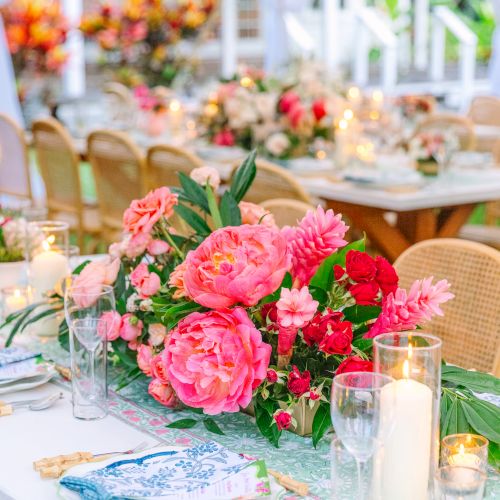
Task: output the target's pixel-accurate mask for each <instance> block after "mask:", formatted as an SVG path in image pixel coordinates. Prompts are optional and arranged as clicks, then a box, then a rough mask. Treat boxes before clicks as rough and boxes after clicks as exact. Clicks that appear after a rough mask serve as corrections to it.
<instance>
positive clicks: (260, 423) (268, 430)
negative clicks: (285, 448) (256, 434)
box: [254, 399, 283, 448]
mask: <svg viewBox="0 0 500 500" xmlns="http://www.w3.org/2000/svg"><path fill="white" fill-rule="evenodd" d="M261 401H262V400H261V399H256V400H255V405H254V407H255V423H256V424H257V427H258V428H259V430H260V432H261V434H262V435H263V436H264V437H265V438H266V439H267V440H268V441H269V442H270V443H271V444H272V445H274V446H276V448H279V441H280V437H281V433H282V432H283V431H280V430H278V426H277V425H276V424H275V423H274V419H273V413H274V412H275V411H276V410H277V409H278V408H279V406H278V403H277V402H276V401H270V400H268V401H270V404H271V405H272V407H273V411H272V412H270V411H269V410H268V409H266V408H264V407H263V406H261Z"/></svg>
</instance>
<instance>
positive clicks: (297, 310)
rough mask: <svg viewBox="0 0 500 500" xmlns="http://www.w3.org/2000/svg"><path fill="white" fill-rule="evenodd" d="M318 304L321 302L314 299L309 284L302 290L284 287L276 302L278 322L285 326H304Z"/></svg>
mask: <svg viewBox="0 0 500 500" xmlns="http://www.w3.org/2000/svg"><path fill="white" fill-rule="evenodd" d="M318 305H319V302H318V301H317V300H313V298H312V295H311V294H310V293H309V289H308V288H307V286H303V287H302V288H301V289H300V290H298V289H296V288H294V289H292V290H289V289H288V288H282V289H281V295H280V299H279V300H278V302H277V303H276V308H277V309H278V323H279V325H280V326H282V327H284V328H288V327H295V328H302V327H303V326H305V325H307V323H308V322H309V321H310V320H311V319H312V318H313V316H314V314H315V313H316V311H317V309H318Z"/></svg>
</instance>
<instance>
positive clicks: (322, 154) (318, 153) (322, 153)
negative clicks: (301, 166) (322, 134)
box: [316, 149, 326, 160]
mask: <svg viewBox="0 0 500 500" xmlns="http://www.w3.org/2000/svg"><path fill="white" fill-rule="evenodd" d="M316 158H317V159H318V160H324V159H325V158H326V152H325V151H323V150H322V149H320V150H319V151H316Z"/></svg>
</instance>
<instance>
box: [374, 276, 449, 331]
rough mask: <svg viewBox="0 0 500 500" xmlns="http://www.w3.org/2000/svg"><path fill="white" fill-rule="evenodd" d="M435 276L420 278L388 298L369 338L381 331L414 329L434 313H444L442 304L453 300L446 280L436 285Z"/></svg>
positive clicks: (440, 314) (438, 314)
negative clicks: (408, 287)
mask: <svg viewBox="0 0 500 500" xmlns="http://www.w3.org/2000/svg"><path fill="white" fill-rule="evenodd" d="M432 280H433V278H432V277H430V278H426V279H424V280H417V281H415V283H413V285H412V286H411V288H410V291H409V292H406V290H404V289H402V288H398V289H397V290H396V292H394V293H390V294H389V295H387V297H385V299H384V302H383V305H382V312H381V313H380V315H379V317H378V318H377V320H376V321H375V323H373V325H372V326H371V328H370V330H369V331H368V332H367V333H366V334H365V335H364V336H365V338H369V339H371V338H374V337H376V336H377V335H379V334H381V333H386V332H398V331H403V330H413V329H415V328H416V327H417V325H420V324H421V323H423V322H425V321H429V320H430V319H431V318H432V316H434V315H437V316H442V315H443V311H442V310H441V307H440V305H441V304H443V303H445V302H447V301H448V300H450V299H452V298H453V297H454V295H453V294H452V293H450V292H448V290H449V288H450V284H449V283H448V282H447V281H446V280H441V281H438V282H437V283H436V284H435V285H433V284H432Z"/></svg>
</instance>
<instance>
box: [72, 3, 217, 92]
mask: <svg viewBox="0 0 500 500" xmlns="http://www.w3.org/2000/svg"><path fill="white" fill-rule="evenodd" d="M214 7H215V0H175V1H170V2H164V1H163V0H125V1H124V2H122V3H121V4H120V6H118V5H116V4H114V3H111V2H103V3H102V4H101V6H100V8H99V10H98V11H97V12H94V13H91V14H88V15H87V16H85V17H84V18H83V20H82V22H81V26H80V29H81V30H82V31H83V33H84V34H85V35H86V37H87V38H89V39H91V40H95V41H96V42H97V43H98V44H99V47H100V48H101V50H102V51H103V53H104V54H105V60H106V63H107V64H110V63H111V64H113V63H114V64H116V65H119V66H120V67H123V66H126V67H132V68H135V69H137V70H138V71H139V73H140V74H142V75H144V76H145V78H146V81H147V82H148V84H150V85H157V84H166V85H169V84H171V83H172V81H173V79H174V78H175V76H176V74H177V72H178V70H179V69H180V67H181V66H182V65H185V64H186V61H185V58H184V57H183V56H181V55H180V54H179V53H178V52H177V51H176V50H175V46H176V45H177V44H178V43H179V42H180V41H181V40H182V39H186V38H193V37H195V36H196V35H197V34H199V32H200V29H201V28H202V27H203V26H204V25H205V24H206V22H207V20H208V19H209V16H210V14H211V13H212V11H213V10H214Z"/></svg>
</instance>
